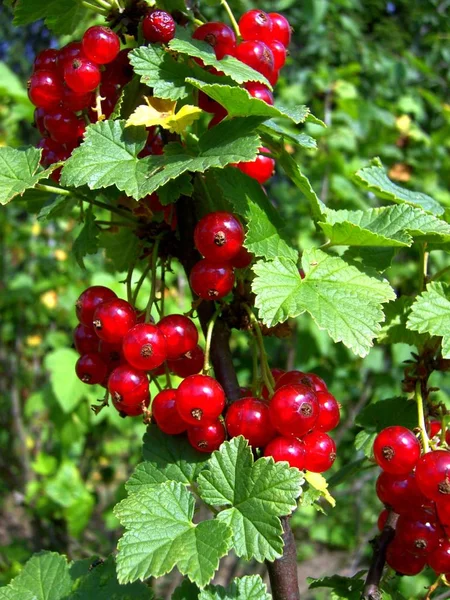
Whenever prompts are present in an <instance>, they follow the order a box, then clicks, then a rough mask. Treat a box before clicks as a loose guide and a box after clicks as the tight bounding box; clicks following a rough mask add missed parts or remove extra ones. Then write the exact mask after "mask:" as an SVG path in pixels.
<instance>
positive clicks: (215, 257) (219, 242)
mask: <svg viewBox="0 0 450 600" xmlns="http://www.w3.org/2000/svg"><path fill="white" fill-rule="evenodd" d="M243 243H244V229H243V227H242V225H241V223H240V222H239V220H238V219H237V218H236V217H235V216H234V215H232V214H231V213H228V212H224V211H217V212H212V213H209V214H207V215H205V216H204V217H202V218H201V219H200V221H199V222H198V223H197V225H196V227H195V230H194V244H195V247H196V248H197V250H198V251H199V252H200V254H203V256H204V257H205V258H206V259H208V260H210V261H212V262H217V263H224V262H228V261H229V260H231V259H232V258H233V257H234V256H236V255H237V254H238V252H239V250H240V249H241V248H242V244H243Z"/></svg>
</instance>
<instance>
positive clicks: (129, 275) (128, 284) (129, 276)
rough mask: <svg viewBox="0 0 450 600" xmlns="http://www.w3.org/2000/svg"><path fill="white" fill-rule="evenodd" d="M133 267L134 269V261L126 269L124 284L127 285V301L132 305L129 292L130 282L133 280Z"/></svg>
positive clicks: (131, 297)
mask: <svg viewBox="0 0 450 600" xmlns="http://www.w3.org/2000/svg"><path fill="white" fill-rule="evenodd" d="M134 267H135V261H132V262H131V264H130V266H129V268H128V273H127V278H126V280H125V281H126V284H127V301H128V302H129V303H130V304H132V301H133V293H132V291H131V282H132V279H133V271H134Z"/></svg>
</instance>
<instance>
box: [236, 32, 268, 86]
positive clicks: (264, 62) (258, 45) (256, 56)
mask: <svg viewBox="0 0 450 600" xmlns="http://www.w3.org/2000/svg"><path fill="white" fill-rule="evenodd" d="M235 57H236V58H237V59H238V60H240V61H241V62H243V63H244V64H245V65H248V66H249V67H252V69H255V71H258V73H261V74H262V75H264V76H265V77H267V79H269V81H270V79H271V77H272V76H273V74H274V72H275V61H274V58H273V54H272V50H271V49H270V48H269V46H267V44H264V42H257V41H252V42H250V41H247V42H242V43H241V44H239V45H238V46H237V47H236V50H235Z"/></svg>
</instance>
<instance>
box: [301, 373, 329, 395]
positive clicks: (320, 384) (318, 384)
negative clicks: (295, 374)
mask: <svg viewBox="0 0 450 600" xmlns="http://www.w3.org/2000/svg"><path fill="white" fill-rule="evenodd" d="M305 375H306V377H308V379H309V380H310V381H311V383H312V386H313V389H314V391H316V392H328V388H327V385H326V383H325V381H324V380H323V379H321V378H320V377H319V376H318V375H316V374H315V373H305Z"/></svg>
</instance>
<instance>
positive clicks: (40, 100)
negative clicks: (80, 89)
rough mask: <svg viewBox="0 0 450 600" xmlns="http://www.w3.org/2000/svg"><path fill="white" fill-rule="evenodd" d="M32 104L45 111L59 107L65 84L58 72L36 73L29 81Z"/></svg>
mask: <svg viewBox="0 0 450 600" xmlns="http://www.w3.org/2000/svg"><path fill="white" fill-rule="evenodd" d="M28 96H29V98H30V100H31V102H32V103H33V104H34V105H35V106H37V107H39V108H44V109H45V110H52V109H54V108H57V107H58V106H59V103H60V102H61V99H62V97H63V84H62V81H61V80H60V78H59V77H58V74H57V73H56V71H36V72H35V73H33V75H32V76H31V77H30V79H29V81H28Z"/></svg>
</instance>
